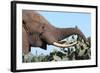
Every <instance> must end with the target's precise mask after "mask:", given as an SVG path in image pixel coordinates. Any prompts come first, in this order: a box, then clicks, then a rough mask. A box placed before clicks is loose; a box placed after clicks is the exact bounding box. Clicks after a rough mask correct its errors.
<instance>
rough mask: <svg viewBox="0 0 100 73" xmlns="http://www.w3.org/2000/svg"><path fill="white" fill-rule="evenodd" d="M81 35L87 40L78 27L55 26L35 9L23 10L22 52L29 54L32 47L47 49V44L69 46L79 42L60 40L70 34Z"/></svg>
mask: <svg viewBox="0 0 100 73" xmlns="http://www.w3.org/2000/svg"><path fill="white" fill-rule="evenodd" d="M73 34H75V35H79V36H80V37H82V38H83V39H84V40H86V37H85V35H84V34H83V32H82V31H81V30H80V29H78V28H58V27H55V26H53V25H52V24H51V23H50V22H49V21H47V20H46V19H45V18H44V17H43V16H42V15H41V14H39V13H38V12H37V11H35V10H22V53H23V55H26V54H28V53H29V52H30V51H31V47H40V48H41V49H44V50H46V49H47V45H54V46H57V47H69V46H72V45H75V44H77V42H73V43H71V44H66V45H65V44H63V43H61V42H60V41H61V40H62V39H64V38H66V37H69V36H70V35H73Z"/></svg>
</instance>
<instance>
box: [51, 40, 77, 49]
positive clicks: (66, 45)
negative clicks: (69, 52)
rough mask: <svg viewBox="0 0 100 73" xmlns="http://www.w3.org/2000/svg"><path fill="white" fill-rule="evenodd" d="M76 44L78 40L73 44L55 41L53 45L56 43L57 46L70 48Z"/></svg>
mask: <svg viewBox="0 0 100 73" xmlns="http://www.w3.org/2000/svg"><path fill="white" fill-rule="evenodd" d="M75 44H77V41H76V42H73V43H72V44H60V43H57V42H54V43H53V45H55V46H57V47H61V48H68V47H70V46H73V45H75Z"/></svg>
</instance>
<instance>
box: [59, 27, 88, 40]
mask: <svg viewBox="0 0 100 73" xmlns="http://www.w3.org/2000/svg"><path fill="white" fill-rule="evenodd" d="M58 32H59V34H58V35H57V36H58V40H59V41H60V40H63V39H64V38H67V37H69V36H71V35H74V34H75V35H79V36H80V37H82V38H83V39H84V41H86V37H85V35H84V34H83V33H82V32H81V30H79V29H78V28H58Z"/></svg>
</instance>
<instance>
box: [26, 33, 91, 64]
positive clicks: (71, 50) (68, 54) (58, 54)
mask: <svg viewBox="0 0 100 73" xmlns="http://www.w3.org/2000/svg"><path fill="white" fill-rule="evenodd" d="M89 38H90V37H89ZM62 41H66V42H65V44H68V43H72V42H73V41H77V44H76V45H73V46H71V47H68V48H59V47H58V49H60V51H58V50H54V51H52V52H51V53H50V54H49V55H44V54H43V53H42V54H41V55H31V57H29V61H27V62H51V61H70V60H88V59H91V49H90V48H91V43H90V42H91V41H90V40H89V39H87V41H86V42H85V41H84V40H83V39H82V38H81V37H77V36H76V35H72V36H70V37H69V38H66V39H64V40H62Z"/></svg>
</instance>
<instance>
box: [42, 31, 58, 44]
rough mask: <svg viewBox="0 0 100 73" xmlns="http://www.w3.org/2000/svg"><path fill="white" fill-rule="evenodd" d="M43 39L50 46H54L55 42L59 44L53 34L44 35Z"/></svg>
mask: <svg viewBox="0 0 100 73" xmlns="http://www.w3.org/2000/svg"><path fill="white" fill-rule="evenodd" d="M41 39H42V40H43V41H45V42H47V44H49V45H52V44H53V42H57V40H56V38H55V37H54V36H53V35H52V34H51V33H47V32H45V33H43V34H42V36H41Z"/></svg>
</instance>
